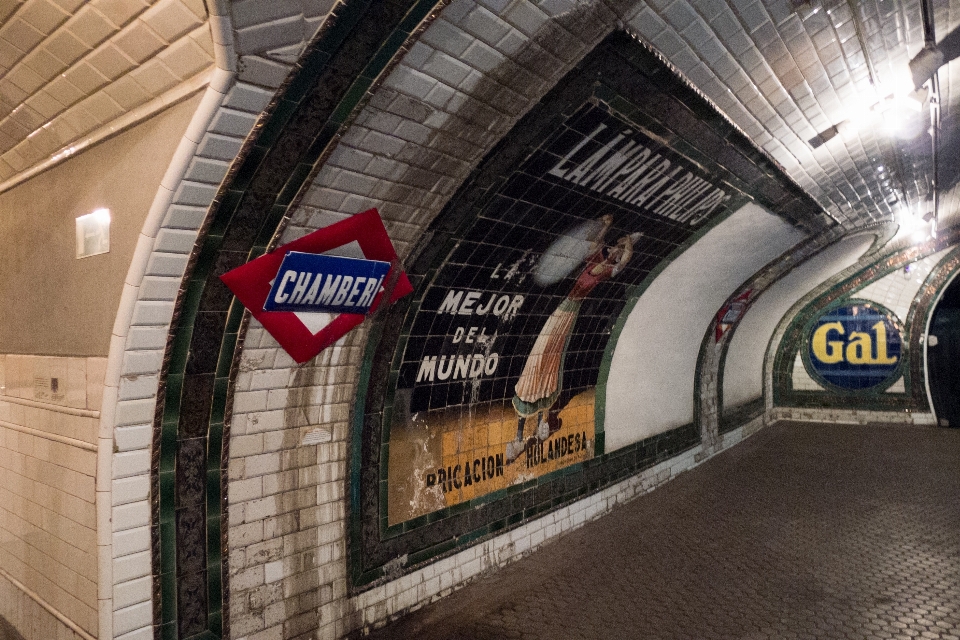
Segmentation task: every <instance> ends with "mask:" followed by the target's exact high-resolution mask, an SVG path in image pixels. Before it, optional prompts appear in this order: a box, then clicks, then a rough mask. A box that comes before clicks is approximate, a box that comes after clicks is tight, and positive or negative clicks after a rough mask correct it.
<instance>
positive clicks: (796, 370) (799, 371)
mask: <svg viewBox="0 0 960 640" xmlns="http://www.w3.org/2000/svg"><path fill="white" fill-rule="evenodd" d="M790 381H791V384H792V385H793V390H794V391H823V390H824V388H823V385H821V384H820V383H819V382H816V381H815V380H814V379H813V378H811V377H810V374H809V373H807V368H806V367H805V366H803V358H802V357H801V356H800V352H799V351H798V352H797V357H796V358H794V359H793V374H792V375H791V377H790Z"/></svg>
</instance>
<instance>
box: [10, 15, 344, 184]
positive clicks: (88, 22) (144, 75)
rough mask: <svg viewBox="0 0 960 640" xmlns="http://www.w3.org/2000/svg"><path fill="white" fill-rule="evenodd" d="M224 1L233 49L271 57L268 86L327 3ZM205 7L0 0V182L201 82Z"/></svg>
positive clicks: (259, 60)
mask: <svg viewBox="0 0 960 640" xmlns="http://www.w3.org/2000/svg"><path fill="white" fill-rule="evenodd" d="M224 4H226V5H227V6H228V8H229V12H230V16H231V20H230V22H231V23H232V30H233V34H232V35H233V40H234V45H235V46H234V49H235V50H234V54H235V55H237V56H238V57H240V58H241V59H246V60H247V62H248V65H255V66H258V67H263V66H264V65H267V66H271V65H272V67H273V68H275V70H276V73H275V74H274V75H276V76H277V78H276V82H275V83H273V85H274V88H275V87H276V86H277V85H279V83H280V82H281V81H282V80H283V78H284V77H285V76H286V74H287V72H288V71H289V69H290V65H291V64H292V63H293V62H295V61H296V60H297V58H299V56H300V53H301V52H302V51H303V49H304V47H305V46H306V44H307V43H308V42H309V41H310V39H311V38H312V37H313V35H314V33H316V30H317V28H318V27H319V26H320V24H321V22H322V21H323V20H324V18H326V16H327V14H328V13H329V11H330V9H331V8H332V6H333V5H334V4H335V2H334V0H285V1H283V2H263V1H262V0H242V1H237V2H225V3H224ZM208 15H209V13H208V8H207V6H205V2H204V0H16V1H14V0H8V1H7V2H0V185H3V186H5V187H9V186H12V184H13V183H14V181H15V180H16V179H17V178H19V177H23V176H24V175H28V174H27V173H26V172H28V171H29V170H30V169H32V168H35V167H37V166H38V165H41V164H43V163H45V162H49V161H50V159H51V158H61V157H67V156H69V155H70V154H71V153H72V152H73V147H75V145H77V143H78V141H81V140H89V139H94V140H96V139H101V138H103V137H105V136H108V135H111V134H113V133H115V132H116V131H117V130H118V129H119V128H122V127H124V126H129V125H130V124H133V122H135V121H137V120H140V119H143V118H145V117H148V116H149V115H151V114H152V113H155V112H156V111H158V110H159V109H162V108H165V107H166V106H167V105H168V104H169V103H170V102H171V101H174V100H177V99H180V98H182V97H184V96H185V95H187V94H189V93H191V92H192V91H195V90H197V89H199V88H200V87H201V86H202V85H203V84H205V82H206V80H207V77H206V72H207V71H209V70H210V69H211V68H212V67H213V64H214V59H215V53H214V44H213V39H212V34H211V27H210V24H209V20H208ZM240 71H241V75H242V74H243V69H241V70H240ZM258 71H262V69H258ZM260 75H261V77H262V75H263V74H262V73H261V74H260ZM11 179H13V180H11Z"/></svg>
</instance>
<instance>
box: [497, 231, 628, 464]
mask: <svg viewBox="0 0 960 640" xmlns="http://www.w3.org/2000/svg"><path fill="white" fill-rule="evenodd" d="M612 224H613V217H612V216H610V215H605V216H602V217H601V218H599V219H598V220H595V221H591V222H590V223H586V224H582V225H579V226H577V227H575V228H574V229H572V230H571V231H570V232H568V233H567V234H564V236H562V237H561V238H559V239H558V240H557V241H555V242H554V243H553V244H552V245H551V247H550V248H549V249H547V251H545V252H544V254H543V256H542V257H541V259H540V261H539V262H538V263H537V266H536V268H535V280H536V281H537V283H538V284H541V285H548V284H553V283H555V282H559V281H560V280H561V279H563V278H564V277H565V276H566V275H567V274H569V273H571V272H572V271H573V269H574V268H576V266H577V265H578V264H580V263H581V262H583V261H585V262H586V264H585V265H584V267H583V270H582V271H581V272H580V275H579V276H577V279H576V281H575V282H574V284H573V287H572V288H571V290H570V292H569V293H568V294H567V297H566V298H564V299H563V301H562V302H561V303H560V304H559V306H557V308H556V310H555V311H554V312H553V313H552V314H550V317H549V318H547V321H546V323H545V324H544V325H543V328H542V329H541V330H540V334H539V335H538V336H537V339H536V342H534V344H533V349H531V351H530V355H528V356H527V360H526V363H525V364H524V367H523V371H522V373H521V374H520V379H519V380H517V384H516V386H515V387H514V391H515V392H516V395H515V396H514V398H513V408H514V410H515V411H516V412H517V416H518V420H517V439H516V441H515V442H510V443H508V444H507V451H506V458H507V463H510V462H513V461H514V460H516V459H517V458H518V457H519V456H520V454H521V453H522V452H523V451H524V450H525V449H526V448H527V447H529V446H531V445H533V444H536V443H537V442H538V441H539V442H543V441H544V440H546V439H547V438H548V437H549V436H550V434H552V433H555V432H556V431H558V430H559V429H560V426H561V420H560V417H559V415H558V414H559V408H558V407H555V405H556V404H557V400H558V399H559V397H560V392H561V390H562V388H563V361H564V357H565V356H566V352H567V347H568V345H569V342H570V335H571V333H572V332H573V326H574V324H576V321H577V316H578V315H579V313H580V306H581V305H582V303H583V301H584V299H586V298H587V296H589V295H590V292H591V291H593V289H594V287H596V286H597V285H598V284H600V283H601V282H604V281H605V280H609V279H610V278H613V277H615V276H616V275H617V274H618V273H620V272H621V271H623V269H624V267H625V266H626V264H627V263H628V262H629V261H630V258H632V257H633V245H634V243H635V242H637V240H639V238H640V236H641V235H643V234H641V233H639V232H638V233H632V234H629V235H625V236H623V237H621V238H620V239H619V240H617V242H616V244H614V245H612V246H608V245H605V244H604V242H603V241H604V238H605V236H606V234H607V231H609V229H610V226H611V225H612ZM587 234H589V235H587ZM584 248H585V250H583V249H584ZM580 252H582V257H580V258H579V259H577V260H576V263H574V264H573V265H572V266H571V260H572V259H575V258H573V257H574V256H577V255H578V253H580ZM544 414H546V417H544ZM533 416H537V426H536V430H535V435H534V436H531V438H530V439H528V440H526V441H525V440H524V427H525V425H526V422H527V419H528V418H530V417H533Z"/></svg>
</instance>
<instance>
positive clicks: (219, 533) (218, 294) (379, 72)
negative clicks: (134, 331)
mask: <svg viewBox="0 0 960 640" xmlns="http://www.w3.org/2000/svg"><path fill="white" fill-rule="evenodd" d="M436 6H437V3H436V2H432V1H431V2H425V1H424V2H418V3H412V4H410V5H406V4H403V3H400V4H388V3H376V2H355V3H351V4H349V5H340V6H339V8H338V11H337V15H336V19H334V20H329V21H328V22H327V23H326V24H327V26H326V27H325V28H324V29H323V30H322V31H321V33H320V35H318V37H317V38H316V39H315V40H314V42H313V43H312V44H311V46H310V47H309V48H308V50H307V53H305V54H304V57H303V58H302V59H301V61H300V63H299V69H298V72H297V73H295V74H292V75H291V76H290V77H289V78H288V79H287V81H286V82H285V84H284V85H283V87H282V88H281V90H280V92H279V93H278V96H277V97H276V98H274V100H273V101H272V103H271V105H270V106H269V107H268V108H267V110H266V111H265V112H264V114H263V115H262V116H261V118H260V120H259V121H258V123H257V124H256V126H255V127H254V135H253V136H252V137H251V138H250V139H248V141H247V142H246V143H245V145H244V147H243V149H242V150H241V151H240V155H239V157H238V159H237V161H236V162H235V163H234V165H233V167H232V168H231V171H230V173H229V175H228V176H227V179H226V181H225V182H224V184H223V186H221V188H220V190H219V193H218V195H217V197H216V199H215V201H214V203H213V206H212V207H211V210H210V213H209V214H208V216H207V219H206V220H207V221H206V222H205V225H204V228H203V229H202V230H201V232H200V238H201V239H200V240H199V242H198V244H197V248H196V249H195V251H194V253H193V254H192V256H191V260H190V263H189V265H188V266H187V273H188V274H189V275H188V276H187V278H186V280H185V284H184V289H183V290H182V292H181V293H182V295H181V296H180V297H179V298H178V302H177V306H176V310H175V313H174V320H173V323H172V329H171V332H170V338H169V340H168V349H167V355H166V356H165V361H164V367H163V370H162V372H161V378H162V379H164V380H165V381H166V385H165V387H164V388H163V389H162V390H161V395H160V398H161V399H160V401H159V402H158V403H157V407H158V409H157V414H156V416H155V422H154V424H155V425H156V426H157V427H158V429H157V433H158V435H157V436H156V442H155V444H156V446H155V450H154V451H155V452H154V458H155V460H156V463H157V465H158V471H157V472H156V475H155V480H154V486H155V487H156V488H157V492H156V495H157V496H158V499H157V500H156V506H155V521H156V522H158V523H159V524H158V525H156V526H155V527H154V531H155V540H156V543H155V545H154V549H155V555H156V557H155V563H157V564H159V566H160V567H161V571H160V581H159V582H160V593H159V595H160V598H158V599H159V600H160V602H161V605H160V611H159V615H160V627H159V635H160V637H163V638H168V637H169V638H187V637H193V636H195V635H198V634H204V633H208V632H209V633H213V634H214V635H216V636H218V637H219V636H220V634H221V633H229V632H228V631H226V630H225V629H224V627H226V628H229V627H228V625H229V621H228V620H227V621H224V617H225V616H226V615H227V614H228V613H229V608H228V607H227V606H226V605H227V604H228V603H227V602H226V601H225V599H224V594H225V593H227V592H225V591H224V590H223V584H224V583H225V582H226V578H225V576H227V570H226V557H225V556H224V553H223V552H224V550H225V549H226V537H225V536H226V533H227V530H228V527H227V526H225V518H223V515H224V514H225V510H224V507H225V504H226V491H225V489H226V486H225V484H224V483H225V476H224V475H223V473H222V471H223V469H224V468H225V464H224V460H223V458H222V454H223V452H224V451H225V450H226V449H224V446H225V439H224V434H225V433H227V434H228V433H229V420H230V407H231V405H232V402H231V400H232V391H231V380H234V379H235V378H236V375H237V372H238V362H239V361H238V360H237V358H236V355H237V354H238V351H237V348H236V347H237V345H238V339H239V330H240V329H241V323H242V319H243V315H244V313H243V308H242V306H241V305H239V303H237V302H236V301H235V300H234V299H233V297H232V295H230V293H229V291H228V290H227V289H226V288H225V287H224V285H223V284H222V283H221V282H220V280H219V275H220V274H222V273H224V272H226V271H228V270H230V269H231V268H233V267H236V266H239V265H240V264H242V263H244V262H246V261H248V260H249V259H252V258H254V257H256V256H257V255H260V254H262V253H263V252H264V251H266V249H267V246H268V244H270V243H271V242H273V241H275V239H276V238H278V237H279V233H280V230H281V229H282V228H283V226H284V224H285V221H286V220H287V219H289V216H288V214H287V210H288V208H289V207H295V206H296V203H297V201H298V194H299V193H300V191H301V187H302V186H303V185H304V184H305V183H308V181H309V180H310V179H311V176H312V175H313V173H314V172H315V171H316V170H317V167H319V165H320V164H322V162H323V159H324V158H325V157H327V156H328V155H329V154H330V153H331V152H332V150H333V149H334V148H335V146H336V144H337V141H338V140H339V134H338V131H339V130H340V129H341V128H343V127H345V126H347V125H348V124H349V122H350V121H351V120H352V117H354V115H355V114H356V113H357V111H358V108H359V107H360V106H361V105H362V104H363V103H364V101H365V100H366V99H367V98H368V97H369V90H370V89H371V87H374V86H376V83H377V82H378V78H381V77H382V76H383V74H384V73H386V71H387V70H388V69H389V68H390V65H391V63H392V62H395V61H396V54H397V53H398V52H399V51H401V50H402V47H403V45H404V43H405V42H407V41H408V40H409V39H410V38H411V37H413V36H414V35H415V34H417V33H418V31H419V30H420V29H422V28H423V24H424V20H427V19H429V18H430V17H431V12H432V11H433V10H434V9H435V7H436ZM361 43H362V44H361ZM357 45H359V47H360V48H359V49H358V48H357ZM344 78H350V81H349V82H343V80H344ZM272 239H273V240H272ZM161 407H162V408H161ZM205 452H206V453H205ZM208 469H209V470H211V471H209V472H208V471H207V470H208ZM214 469H216V470H217V471H216V481H214V479H213V473H214V472H213V471H212V470H214ZM206 476H210V477H209V479H208V481H206V482H205V481H204V478H205V477H206ZM224 622H226V624H224Z"/></svg>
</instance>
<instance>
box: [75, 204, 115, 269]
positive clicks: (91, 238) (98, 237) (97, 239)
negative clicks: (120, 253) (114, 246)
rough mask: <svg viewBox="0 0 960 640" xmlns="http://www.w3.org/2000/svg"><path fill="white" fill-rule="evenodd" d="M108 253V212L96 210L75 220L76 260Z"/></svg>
mask: <svg viewBox="0 0 960 640" xmlns="http://www.w3.org/2000/svg"><path fill="white" fill-rule="evenodd" d="M108 251H110V210H109V209H97V210H96V211H94V212H93V213H88V214H87V215H85V216H80V217H79V218H77V258H87V257H89V256H95V255H99V254H101V253H107V252H108Z"/></svg>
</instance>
